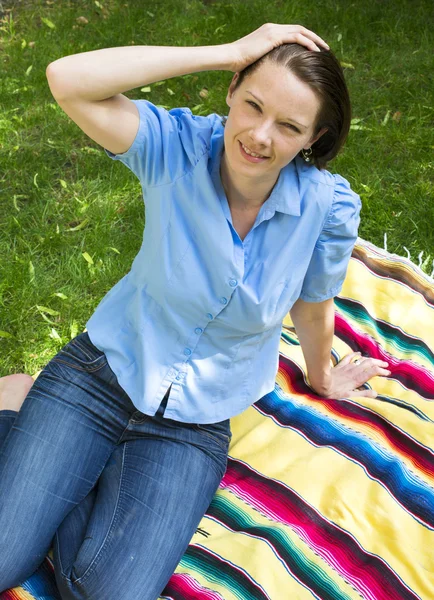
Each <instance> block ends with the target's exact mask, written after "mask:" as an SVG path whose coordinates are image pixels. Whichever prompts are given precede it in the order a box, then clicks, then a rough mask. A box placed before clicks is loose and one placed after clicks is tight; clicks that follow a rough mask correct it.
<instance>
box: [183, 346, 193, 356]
mask: <svg viewBox="0 0 434 600" xmlns="http://www.w3.org/2000/svg"><path fill="white" fill-rule="evenodd" d="M184 354H185V356H190V354H191V350H190V348H185V349H184Z"/></svg>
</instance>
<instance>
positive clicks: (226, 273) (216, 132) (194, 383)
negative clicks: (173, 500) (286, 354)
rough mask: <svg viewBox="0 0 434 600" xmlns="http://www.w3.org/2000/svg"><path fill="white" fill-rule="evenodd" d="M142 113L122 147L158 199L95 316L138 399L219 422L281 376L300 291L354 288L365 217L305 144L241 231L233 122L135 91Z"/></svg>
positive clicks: (168, 412) (143, 404)
mask: <svg viewBox="0 0 434 600" xmlns="http://www.w3.org/2000/svg"><path fill="white" fill-rule="evenodd" d="M133 102H134V103H135V104H136V106H137V108H138V110H139V113H140V125H139V129H138V131H137V134H136V137H135V139H134V141H133V143H132V145H131V147H130V148H129V149H128V150H127V151H126V152H124V153H123V154H116V155H115V154H113V153H111V152H110V151H108V150H106V149H105V152H106V154H107V155H108V156H109V157H110V158H112V159H113V160H120V161H121V162H123V163H124V164H125V165H126V166H127V167H128V168H129V169H131V171H132V172H133V173H134V174H135V175H136V176H137V178H138V179H139V181H140V184H141V188H142V191H143V198H144V201H145V205H146V224H145V228H144V232H143V242H142V245H141V248H140V250H139V252H138V254H137V255H136V257H135V258H134V261H133V263H132V266H131V269H130V271H129V272H128V273H127V274H126V275H125V276H124V277H123V278H122V279H121V280H120V281H118V282H117V283H116V285H114V286H113V288H112V289H111V290H109V292H108V293H107V294H106V295H105V296H104V297H103V298H102V300H101V302H100V303H99V305H98V306H97V308H96V310H95V312H94V314H93V315H92V316H91V318H90V319H89V320H88V322H87V323H86V327H87V331H88V334H89V337H90V339H91V341H92V342H93V344H94V345H95V346H96V347H97V348H99V349H100V350H102V351H104V352H105V354H106V356H107V360H108V363H109V365H110V367H111V368H112V370H113V371H114V373H115V374H116V376H117V379H118V382H119V384H120V386H121V387H122V388H123V389H124V390H125V391H126V393H127V394H128V395H129V397H130V398H131V400H132V402H133V404H134V405H135V406H136V407H137V409H138V410H140V411H141V412H143V413H144V414H147V415H154V414H155V413H156V411H157V409H158V407H159V405H160V402H161V400H162V398H163V397H164V395H165V393H166V391H167V390H168V388H169V386H170V385H172V388H171V391H170V396H169V399H168V403H167V407H166V409H165V417H167V418H170V419H174V420H177V421H184V422H189V423H214V422H217V421H222V420H224V419H227V418H230V417H232V416H234V415H237V414H239V413H241V412H242V411H243V410H245V409H246V408H247V407H248V406H250V405H251V404H252V403H253V402H256V401H257V400H258V399H259V398H261V397H262V396H263V395H264V394H267V393H268V392H270V391H271V390H273V389H274V382H275V376H276V373H277V368H278V358H279V340H280V334H281V327H282V321H283V319H284V317H285V315H286V314H287V313H288V311H289V310H290V309H291V307H292V305H293V304H294V302H295V301H296V300H297V299H298V298H299V297H301V298H302V299H303V300H305V301H307V302H321V301H323V300H326V299H328V298H332V297H334V296H335V295H336V294H338V293H339V291H340V290H341V288H342V284H343V281H344V279H345V274H346V271H347V267H348V262H349V259H350V256H351V253H352V249H353V247H354V244H355V242H356V240H357V231H358V226H359V221H360V216H359V213H360V209H361V201H360V197H359V196H358V195H357V194H356V193H355V192H353V191H352V190H351V188H350V185H349V183H348V181H347V180H346V179H344V178H343V177H341V176H340V175H337V174H332V173H330V172H329V171H327V170H318V169H317V168H316V167H315V166H312V165H307V164H306V163H305V162H304V161H303V159H301V158H300V157H296V158H295V159H294V160H292V161H291V162H290V163H289V164H288V165H287V166H286V167H284V168H283V169H282V170H281V171H280V174H279V177H278V180H277V182H276V184H275V186H274V188H273V190H272V192H271V194H270V196H269V197H268V199H267V200H266V201H265V202H264V204H263V205H262V206H261V209H260V210H259V213H258V215H257V218H256V221H255V223H254V225H253V227H252V229H251V230H250V232H249V233H248V234H247V235H246V237H245V238H244V241H241V239H240V237H239V235H238V234H237V232H236V231H235V229H234V227H233V225H232V218H231V212H230V209H229V205H228V201H227V198H226V195H225V192H224V190H223V186H222V182H221V179H220V159H221V156H222V151H223V142H224V136H223V134H224V127H223V125H222V118H221V117H220V116H219V115H217V114H210V115H208V116H196V115H193V114H192V112H191V110H190V109H189V108H174V109H171V110H169V111H168V110H166V109H165V108H163V107H157V106H155V105H154V104H152V103H151V102H149V101H148V100H133Z"/></svg>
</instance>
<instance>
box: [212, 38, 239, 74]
mask: <svg viewBox="0 0 434 600" xmlns="http://www.w3.org/2000/svg"><path fill="white" fill-rule="evenodd" d="M213 47H214V48H215V54H216V56H219V66H216V69H218V70H221V71H231V72H232V73H236V72H237V70H238V69H237V64H238V62H239V56H238V53H237V52H236V51H235V48H234V46H233V44H232V43H230V44H220V45H218V46H213Z"/></svg>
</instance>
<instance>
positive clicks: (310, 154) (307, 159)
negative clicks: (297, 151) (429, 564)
mask: <svg viewBox="0 0 434 600" xmlns="http://www.w3.org/2000/svg"><path fill="white" fill-rule="evenodd" d="M308 150H310V152H309V153H307V152H306V151H305V149H304V148H303V150H302V151H301V153H302V155H303V158H304V160H305V161H306V162H310V158H309V157H310V156H312V148H308Z"/></svg>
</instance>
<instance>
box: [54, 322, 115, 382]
mask: <svg viewBox="0 0 434 600" xmlns="http://www.w3.org/2000/svg"><path fill="white" fill-rule="evenodd" d="M52 360H53V361H54V362H58V363H63V364H66V365H68V366H69V367H72V368H74V369H77V370H79V371H88V372H93V371H96V370H98V369H101V368H102V367H104V366H105V365H107V364H108V363H107V357H106V355H105V354H104V352H103V351H102V350H99V349H98V348H97V347H96V346H94V345H93V344H92V342H91V341H90V338H89V336H88V334H87V332H84V333H80V334H79V335H77V336H76V337H75V338H73V339H72V340H71V341H70V342H68V343H67V344H66V346H64V347H63V348H62V349H61V350H60V351H59V352H58V353H57V354H56V356H54V357H53V359H52Z"/></svg>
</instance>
